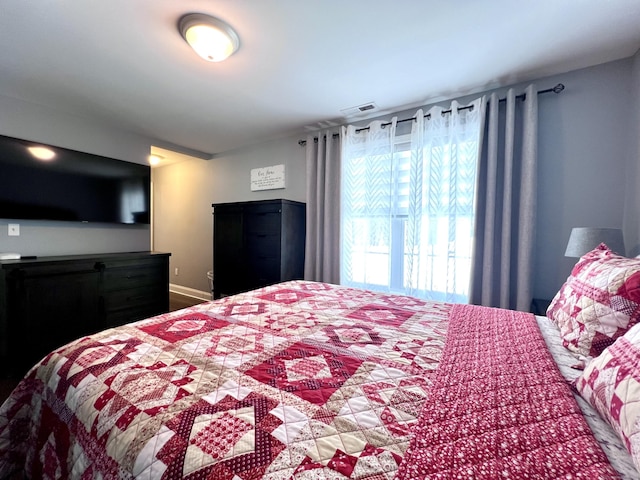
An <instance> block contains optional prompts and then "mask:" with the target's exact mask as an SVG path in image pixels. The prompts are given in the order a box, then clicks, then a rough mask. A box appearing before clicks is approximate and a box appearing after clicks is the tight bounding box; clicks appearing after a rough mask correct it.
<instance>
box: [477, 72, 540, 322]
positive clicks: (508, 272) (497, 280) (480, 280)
mask: <svg viewBox="0 0 640 480" xmlns="http://www.w3.org/2000/svg"><path fill="white" fill-rule="evenodd" d="M537 144H538V95H537V90H536V88H535V86H534V85H530V86H529V87H528V88H527V89H526V91H525V99H524V100H519V99H517V98H516V95H515V93H514V91H513V89H510V90H509V91H508V93H507V98H506V101H505V102H500V101H499V98H498V96H497V95H496V94H495V93H494V94H492V95H491V97H490V98H489V105H488V106H487V114H486V118H485V125H484V128H483V132H482V141H481V144H480V145H481V147H480V148H481V152H480V164H479V167H478V168H479V171H478V185H477V190H476V192H477V193H476V195H477V197H476V217H475V236H474V246H473V257H472V267H471V268H472V272H471V285H470V294H469V302H470V303H473V304H476V305H485V306H489V307H500V308H510V309H515V310H521V311H529V309H530V307H531V300H532V296H533V295H532V284H533V278H532V277H533V261H534V260H533V252H534V241H535V222H536V188H537V173H536V172H537Z"/></svg>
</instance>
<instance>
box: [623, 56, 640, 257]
mask: <svg viewBox="0 0 640 480" xmlns="http://www.w3.org/2000/svg"><path fill="white" fill-rule="evenodd" d="M629 94H630V95H629V96H630V102H629V103H630V106H631V119H630V121H629V126H630V127H629V135H630V140H629V145H630V147H629V166H628V176H627V185H626V187H627V188H626V193H627V195H626V202H625V212H624V233H625V240H626V242H627V255H628V256H637V255H639V254H640V246H638V243H639V242H640V51H638V53H636V55H635V57H634V58H633V62H632V67H631V91H630V92H629Z"/></svg>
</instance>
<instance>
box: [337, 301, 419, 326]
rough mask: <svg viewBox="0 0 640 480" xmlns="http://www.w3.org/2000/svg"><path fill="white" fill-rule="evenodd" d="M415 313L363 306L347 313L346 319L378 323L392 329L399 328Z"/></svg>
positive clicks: (391, 308)
mask: <svg viewBox="0 0 640 480" xmlns="http://www.w3.org/2000/svg"><path fill="white" fill-rule="evenodd" d="M414 315H415V312H413V311H411V310H406V309H402V308H398V307H393V306H383V305H378V304H370V305H364V306H363V307H361V308H359V309H357V310H355V311H353V312H351V313H349V314H348V315H347V317H348V318H355V319H358V320H364V321H367V322H372V323H380V324H383V325H389V326H394V327H399V326H401V325H402V324H403V323H404V322H405V321H406V320H407V319H409V318H411V317H413V316H414Z"/></svg>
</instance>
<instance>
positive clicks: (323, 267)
mask: <svg viewBox="0 0 640 480" xmlns="http://www.w3.org/2000/svg"><path fill="white" fill-rule="evenodd" d="M316 138H317V140H316V139H314V137H313V136H308V137H307V143H306V157H307V237H306V243H305V248H306V251H305V261H304V278H305V280H312V281H316V282H326V283H335V284H339V283H340V155H341V146H340V145H341V142H340V137H339V136H334V135H333V133H332V132H324V133H321V134H320V135H318V136H317V137H316Z"/></svg>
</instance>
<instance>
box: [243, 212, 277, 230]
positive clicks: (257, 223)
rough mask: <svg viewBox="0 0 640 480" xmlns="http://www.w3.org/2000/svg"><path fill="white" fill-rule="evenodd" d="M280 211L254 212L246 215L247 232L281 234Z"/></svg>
mask: <svg viewBox="0 0 640 480" xmlns="http://www.w3.org/2000/svg"><path fill="white" fill-rule="evenodd" d="M281 217H282V215H281V214H280V213H279V212H265V213H252V214H250V215H247V216H246V217H245V232H246V233H247V234H271V235H279V234H280V220H281Z"/></svg>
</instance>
